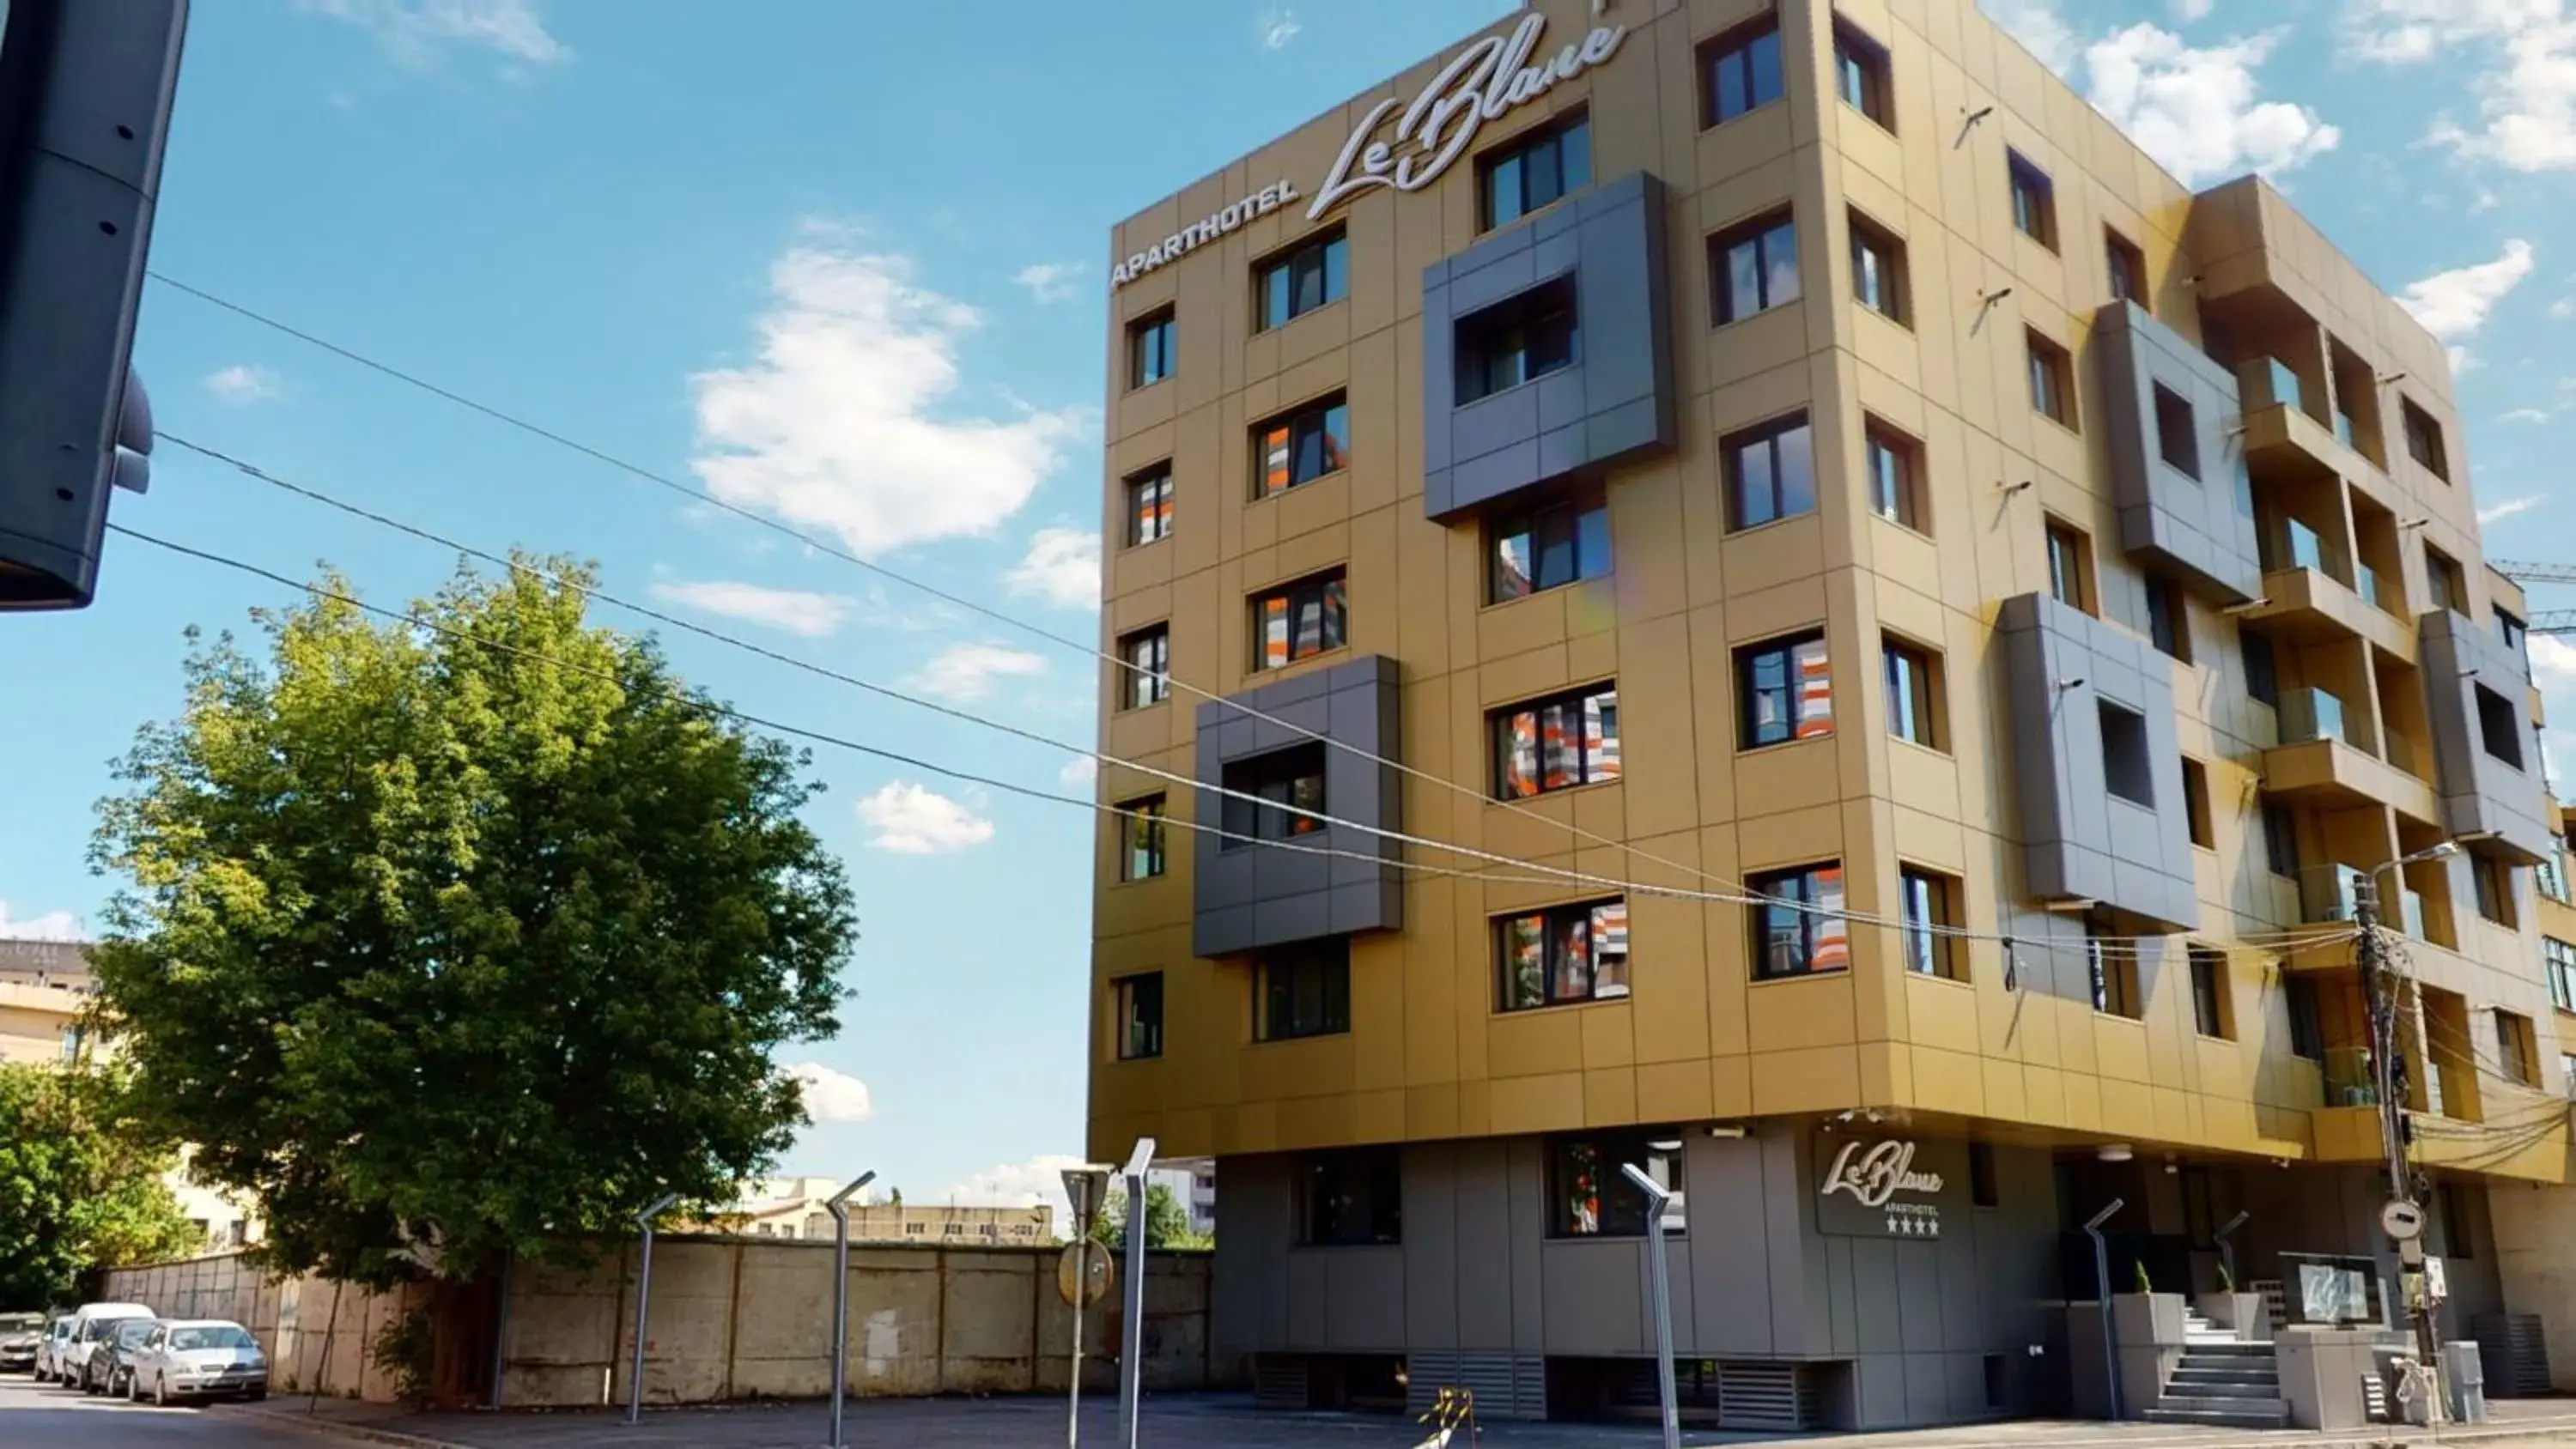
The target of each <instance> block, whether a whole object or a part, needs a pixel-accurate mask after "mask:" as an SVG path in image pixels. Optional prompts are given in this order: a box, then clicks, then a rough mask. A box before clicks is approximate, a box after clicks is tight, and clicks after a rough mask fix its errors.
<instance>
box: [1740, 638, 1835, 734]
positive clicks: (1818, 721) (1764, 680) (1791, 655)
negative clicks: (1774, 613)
mask: <svg viewBox="0 0 2576 1449" xmlns="http://www.w3.org/2000/svg"><path fill="white" fill-rule="evenodd" d="M1735 694H1736V699H1737V701H1738V706H1737V711H1738V717H1737V720H1736V724H1737V727H1738V730H1739V740H1740V743H1739V745H1738V748H1740V749H1747V750H1755V749H1760V748H1761V747H1763V746H1764V745H1776V744H1779V743H1781V742H1783V741H1785V740H1808V739H1815V738H1817V737H1819V736H1822V735H1829V734H1832V733H1833V732H1834V684H1833V672H1832V670H1831V669H1830V668H1828V667H1827V665H1826V662H1825V636H1824V635H1823V634H1822V633H1821V632H1819V633H1813V634H1799V635H1795V636H1792V637H1790V638H1786V639H1772V640H1767V641H1765V642H1763V643H1760V644H1748V645H1746V646H1744V647H1743V648H1741V649H1738V650H1736V651H1735Z"/></svg>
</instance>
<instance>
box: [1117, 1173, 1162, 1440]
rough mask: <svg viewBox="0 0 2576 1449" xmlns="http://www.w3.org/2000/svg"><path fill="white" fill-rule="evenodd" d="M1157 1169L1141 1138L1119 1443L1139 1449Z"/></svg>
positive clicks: (1131, 1190) (1134, 1180)
mask: <svg viewBox="0 0 2576 1449" xmlns="http://www.w3.org/2000/svg"><path fill="white" fill-rule="evenodd" d="M1153 1165H1154V1139H1153V1138H1151V1137H1139V1138H1137V1139H1136V1150H1135V1151H1134V1152H1132V1153H1129V1154H1128V1156H1127V1283H1126V1289H1127V1322H1126V1324H1125V1325H1124V1326H1125V1328H1126V1330H1127V1332H1126V1335H1125V1342H1124V1343H1123V1344H1122V1345H1121V1346H1120V1348H1119V1354H1118V1358H1119V1363H1118V1443H1119V1445H1120V1446H1121V1449H1136V1421H1137V1419H1139V1418H1140V1417H1142V1416H1143V1409H1144V1400H1145V1218H1146V1212H1145V1172H1146V1170H1147V1169H1148V1168H1150V1167H1152V1166H1153Z"/></svg>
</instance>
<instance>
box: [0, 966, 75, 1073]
mask: <svg viewBox="0 0 2576 1449" xmlns="http://www.w3.org/2000/svg"><path fill="white" fill-rule="evenodd" d="M96 989H97V983H96V980H95V979H94V978H93V977H92V976H91V975H90V969H89V957H88V956H87V955H86V954H84V953H83V951H82V950H81V947H80V945H79V943H77V942H72V941H20V940H0V1062H67V1061H70V1060H72V1058H73V1057H75V1056H76V1055H78V1054H79V1050H80V1045H81V1027H80V1021H79V1017H80V1013H81V1009H82V1008H83V1007H84V1006H86V1005H88V1004H89V998H90V994H91V993H92V992H93V991H95V990H96Z"/></svg>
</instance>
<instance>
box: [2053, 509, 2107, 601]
mask: <svg viewBox="0 0 2576 1449" xmlns="http://www.w3.org/2000/svg"><path fill="white" fill-rule="evenodd" d="M2042 533H2043V540H2044V542H2045V544H2046V547H2047V551H2048V593H2049V597H2051V598H2053V599H2055V600H2057V602H2059V603H2061V604H2064V605H2065V606H2066V607H2068V608H2070V609H2073V610H2075V611H2077V612H2078V613H2084V614H2093V613H2095V612H2096V611H2097V610H2098V609H2099V608H2100V607H2101V604H2100V598H2101V596H2100V595H2099V594H2098V593H2097V592H2095V590H2094V587H2093V535H2091V534H2089V533H2087V532H2085V531H2084V530H2083V529H2080V528H2078V527H2076V526H2075V525H2074V524H2072V523H2069V522H2067V521H2066V520H2065V519H2062V518H2059V517H2057V516H2055V515H2054V514H2051V515H2048V516H2047V517H2046V519H2045V523H2044V525H2043V530H2042ZM2070 594H2071V595H2073V597H2071V598H2070V597H2068V596H2069V595H2070Z"/></svg>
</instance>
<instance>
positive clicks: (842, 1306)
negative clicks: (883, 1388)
mask: <svg viewBox="0 0 2576 1449" xmlns="http://www.w3.org/2000/svg"><path fill="white" fill-rule="evenodd" d="M876 1180H877V1175H876V1173H875V1172H873V1171H870V1172H862V1173H860V1174H859V1175H858V1179H857V1180H856V1181H854V1182H852V1183H851V1184H850V1185H849V1186H848V1187H845V1188H842V1189H841V1190H840V1191H839V1192H836V1193H834V1194H832V1196H831V1198H830V1199H829V1200H828V1201H826V1202H825V1203H824V1204H823V1207H824V1209H825V1210H826V1211H828V1212H829V1213H831V1215H832V1444H831V1449H844V1446H845V1445H847V1444H848V1443H849V1442H850V1441H849V1440H848V1439H845V1438H843V1437H842V1433H841V1404H842V1401H843V1400H844V1399H845V1398H846V1397H847V1396H848V1394H849V1388H850V1196H851V1194H853V1193H855V1192H857V1191H858V1190H859V1189H860V1188H863V1187H865V1186H867V1185H868V1184H869V1183H872V1182H874V1181H876Z"/></svg>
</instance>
